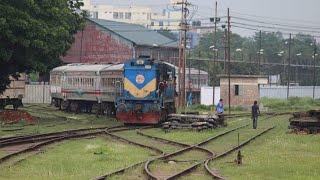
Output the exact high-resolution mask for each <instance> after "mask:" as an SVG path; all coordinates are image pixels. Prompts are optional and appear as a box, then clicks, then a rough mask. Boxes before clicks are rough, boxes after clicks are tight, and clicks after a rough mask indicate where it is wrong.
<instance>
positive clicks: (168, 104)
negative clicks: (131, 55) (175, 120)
mask: <svg viewBox="0 0 320 180" xmlns="http://www.w3.org/2000/svg"><path fill="white" fill-rule="evenodd" d="M175 80H176V79H175V69H174V67H172V66H171V65H169V64H167V63H164V62H159V61H153V60H151V59H150V58H149V57H139V58H136V59H132V60H130V61H128V62H126V63H125V65H124V81H123V87H121V89H122V93H121V94H120V96H119V97H117V102H116V106H117V112H116V117H117V119H118V120H120V121H122V122H124V123H126V124H158V123H159V122H160V121H163V120H165V118H166V117H167V115H168V114H169V113H174V112H175V93H176V91H175V85H176V82H175Z"/></svg>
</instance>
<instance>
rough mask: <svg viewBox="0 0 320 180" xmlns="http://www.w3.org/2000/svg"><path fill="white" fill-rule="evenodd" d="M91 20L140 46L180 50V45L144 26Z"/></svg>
mask: <svg viewBox="0 0 320 180" xmlns="http://www.w3.org/2000/svg"><path fill="white" fill-rule="evenodd" d="M89 20H90V21H92V22H94V23H96V24H98V25H100V26H102V27H103V28H106V29H108V30H110V31H112V32H114V33H116V34H118V35H120V36H122V37H123V38H125V39H128V40H129V41H131V42H133V43H135V44H137V45H140V46H155V45H157V46H159V47H170V48H174V47H175V48H178V43H177V42H176V41H174V40H172V39H169V38H167V37H165V36H163V35H161V34H159V33H157V32H156V31H154V30H151V29H148V28H146V27H144V26H142V25H138V24H128V23H123V22H116V21H109V20H103V19H92V18H89Z"/></svg>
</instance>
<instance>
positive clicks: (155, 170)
mask: <svg viewBox="0 0 320 180" xmlns="http://www.w3.org/2000/svg"><path fill="white" fill-rule="evenodd" d="M277 115H278V114H271V115H270V116H268V117H266V118H264V119H261V120H260V121H263V120H266V119H270V118H272V117H274V116H277ZM281 115H282V114H281ZM249 125H250V124H246V125H244V126H240V127H237V128H235V129H232V130H229V131H226V132H224V133H221V134H219V135H217V136H214V137H211V138H209V139H207V140H205V141H203V142H200V143H198V144H195V145H193V146H191V147H187V148H185V149H183V150H181V151H177V152H175V153H172V154H169V155H166V156H162V157H159V158H157V159H153V160H149V161H147V162H146V163H145V172H146V174H147V175H148V178H149V179H176V178H178V177H180V176H184V175H187V174H189V173H190V172H192V171H194V170H195V169H196V168H197V167H199V166H200V165H202V164H204V163H206V161H207V160H208V163H209V162H210V160H211V159H214V158H215V157H222V155H227V154H230V153H231V152H233V151H235V150H237V149H239V148H241V147H243V146H245V145H247V144H248V143H249V142H250V141H252V140H254V139H255V138H257V137H259V136H261V135H262V134H264V133H267V132H268V131H270V130H272V129H273V128H274V127H272V128H268V129H266V130H263V131H262V132H260V133H258V134H256V132H255V133H254V134H255V135H254V136H251V137H250V138H249V139H248V140H246V141H245V142H243V143H242V144H239V145H235V146H234V144H236V143H234V144H230V145H229V146H230V147H229V149H228V150H226V151H223V152H221V153H220V154H219V155H217V156H216V155H214V156H206V157H204V158H200V160H198V159H197V160H191V159H190V153H189V152H190V151H192V148H193V147H202V148H204V149H207V150H209V151H210V150H214V152H216V150H215V146H213V147H210V146H209V144H210V143H212V142H213V140H217V139H218V138H219V139H223V138H224V137H225V136H227V135H228V134H231V133H235V132H236V131H239V130H241V129H242V128H245V127H248V126H249ZM214 142H215V141H214ZM173 157H175V158H176V159H173ZM161 160H162V161H163V160H166V162H170V161H173V162H189V166H187V165H186V164H188V163H186V164H184V165H182V166H183V167H182V168H175V167H181V163H177V164H178V165H175V164H174V165H172V166H171V167H170V164H168V163H161V162H160V163H159V161H161ZM190 162H191V163H190ZM151 163H152V164H153V166H152V164H151ZM208 163H207V164H205V165H207V167H208ZM168 167H169V168H168ZM207 167H206V166H205V168H207ZM209 170H210V169H206V171H207V172H209ZM210 171H211V170H210ZM211 172H212V171H211ZM172 174H173V175H172ZM209 174H210V175H212V176H213V174H211V173H209ZM213 177H215V176H213Z"/></svg>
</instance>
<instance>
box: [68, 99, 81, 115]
mask: <svg viewBox="0 0 320 180" xmlns="http://www.w3.org/2000/svg"><path fill="white" fill-rule="evenodd" d="M79 107H80V103H79V102H77V101H72V102H71V105H70V110H71V111H72V112H75V113H78V112H79Z"/></svg>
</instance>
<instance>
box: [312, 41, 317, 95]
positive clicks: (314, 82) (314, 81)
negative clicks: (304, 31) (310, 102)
mask: <svg viewBox="0 0 320 180" xmlns="http://www.w3.org/2000/svg"><path fill="white" fill-rule="evenodd" d="M316 55H317V40H316V39H314V42H313V90H312V97H313V99H314V98H315V89H316Z"/></svg>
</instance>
